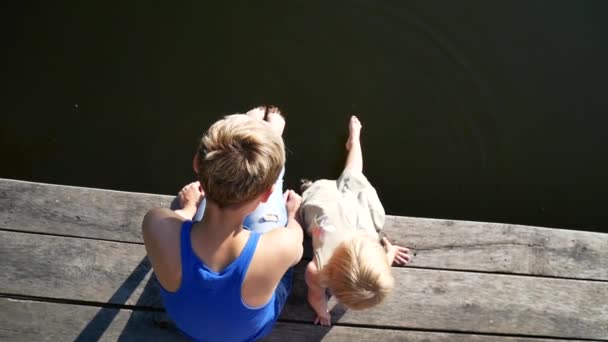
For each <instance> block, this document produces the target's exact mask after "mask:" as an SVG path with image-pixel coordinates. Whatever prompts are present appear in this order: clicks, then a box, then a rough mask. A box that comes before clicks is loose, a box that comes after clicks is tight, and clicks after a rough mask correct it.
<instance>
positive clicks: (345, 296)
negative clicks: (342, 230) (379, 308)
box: [321, 234, 395, 310]
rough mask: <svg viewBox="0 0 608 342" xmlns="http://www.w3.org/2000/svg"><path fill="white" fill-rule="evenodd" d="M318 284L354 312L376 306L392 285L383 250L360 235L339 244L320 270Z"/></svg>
mask: <svg viewBox="0 0 608 342" xmlns="http://www.w3.org/2000/svg"><path fill="white" fill-rule="evenodd" d="M321 281H322V282H323V284H324V285H325V286H327V287H328V288H329V289H331V291H332V293H333V295H334V296H336V299H337V300H338V301H339V302H340V303H342V304H344V305H346V306H347V307H349V308H351V309H354V310H362V309H367V308H370V307H372V306H375V305H377V304H379V303H380V302H382V301H383V300H384V298H386V296H387V295H388V294H389V293H390V292H391V290H392V289H393V286H394V283H395V281H394V279H393V276H392V274H391V267H390V265H389V263H388V260H387V258H386V252H385V251H384V248H383V247H382V246H381V245H380V243H379V242H378V241H376V240H374V239H373V238H371V237H369V236H366V235H363V234H358V235H356V236H354V237H353V238H350V239H348V240H345V241H343V242H342V243H341V244H340V245H338V247H337V248H336V249H335V251H334V253H333V255H332V256H331V258H330V259H329V261H328V263H327V265H325V266H324V267H323V268H322V270H321Z"/></svg>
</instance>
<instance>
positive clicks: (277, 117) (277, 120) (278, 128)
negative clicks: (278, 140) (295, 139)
mask: <svg viewBox="0 0 608 342" xmlns="http://www.w3.org/2000/svg"><path fill="white" fill-rule="evenodd" d="M265 120H266V121H267V122H268V123H269V124H270V127H271V128H272V130H273V131H275V132H277V133H278V134H279V135H283V130H284V129H285V118H284V117H283V115H281V111H280V110H279V108H277V107H270V108H268V113H266V119H265Z"/></svg>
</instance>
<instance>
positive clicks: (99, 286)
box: [0, 232, 608, 339]
mask: <svg viewBox="0 0 608 342" xmlns="http://www.w3.org/2000/svg"><path fill="white" fill-rule="evenodd" d="M0 240H1V241H3V243H2V244H0V292H2V293H11V294H19V295H26V296H42V297H50V298H64V299H72V300H84V301H94V302H103V303H105V302H109V303H115V304H129V305H139V306H150V307H156V308H159V307H160V304H159V299H158V287H157V285H156V284H155V282H153V281H149V276H150V274H149V267H150V266H149V264H148V263H147V262H146V261H145V260H144V261H142V259H143V257H144V254H145V251H144V248H143V246H141V245H134V244H126V243H117V242H108V241H93V240H87V239H79V238H65V237H54V236H42V235H34V234H25V233H17V232H0ZM304 264H305V263H301V264H300V266H299V267H298V269H297V273H296V280H295V289H294V293H293V294H292V296H291V297H290V299H289V301H288V303H287V305H286V308H285V311H284V312H283V315H282V317H283V318H284V319H288V320H296V321H305V322H310V321H312V319H313V315H312V312H311V311H310V309H309V308H308V307H307V305H306V300H305V289H304V286H305V285H304V280H303V274H302V272H303V265H304ZM394 271H395V272H394V273H395V278H396V284H397V286H396V288H395V290H394V291H393V293H392V294H391V295H390V296H389V298H387V300H386V301H385V303H383V304H382V305H381V306H379V307H377V308H375V309H372V310H368V311H363V312H361V311H347V312H342V310H340V308H339V307H336V309H335V310H334V311H335V312H334V318H335V319H336V321H337V322H339V323H346V324H366V325H374V326H383V327H394V328H408V329H425V330H427V329H428V330H444V331H445V330H448V331H461V332H474V331H475V332H481V333H493V334H517V335H531V336H547V337H566V338H598V339H601V338H603V339H608V323H607V322H608V282H599V281H582V280H564V279H552V278H539V277H524V276H509V275H495V274H484V273H470V272H453V271H437V270H424V269H407V268H396V269H394Z"/></svg>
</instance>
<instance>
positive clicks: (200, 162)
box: [195, 114, 285, 208]
mask: <svg viewBox="0 0 608 342" xmlns="http://www.w3.org/2000/svg"><path fill="white" fill-rule="evenodd" d="M284 164H285V146H284V143H283V139H282V138H281V136H280V135H279V134H277V133H276V132H274V131H273V130H272V129H271V128H270V126H269V125H268V123H266V122H264V121H261V120H256V119H254V118H251V117H249V116H247V115H244V114H234V115H228V116H226V117H224V118H223V119H222V120H219V121H217V122H216V123H214V124H213V125H212V126H211V127H210V128H209V129H208V130H207V132H206V133H205V134H204V135H203V137H202V138H201V141H200V144H199V146H198V150H197V154H196V156H195V166H196V167H197V169H198V178H199V181H200V183H201V186H202V188H203V190H204V191H205V196H206V197H207V200H208V201H212V202H214V203H216V204H217V205H218V206H219V207H221V208H224V207H228V206H232V205H238V204H241V203H245V202H247V201H250V200H252V199H254V198H255V197H257V196H259V195H261V194H262V193H263V192H264V191H266V190H268V189H270V188H271V187H272V185H273V184H274V182H275V181H276V180H277V178H278V177H279V174H280V172H281V169H282V168H283V165H284Z"/></svg>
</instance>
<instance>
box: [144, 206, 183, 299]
mask: <svg viewBox="0 0 608 342" xmlns="http://www.w3.org/2000/svg"><path fill="white" fill-rule="evenodd" d="M184 221H185V220H184V218H182V217H181V216H179V215H177V214H175V213H174V212H173V211H171V210H169V209H164V208H156V209H152V210H150V211H149V212H148V213H147V214H146V216H145V217H144V219H143V223H142V232H143V238H144V244H145V247H146V252H147V254H148V258H149V259H150V262H151V263H152V267H153V268H154V272H155V274H156V276H157V278H158V280H159V281H160V283H161V285H162V286H163V287H164V288H165V289H167V290H169V291H174V290H176V289H177V288H178V287H179V283H180V281H181V260H180V259H181V258H180V241H181V239H180V236H181V226H182V224H183V222H184Z"/></svg>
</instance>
